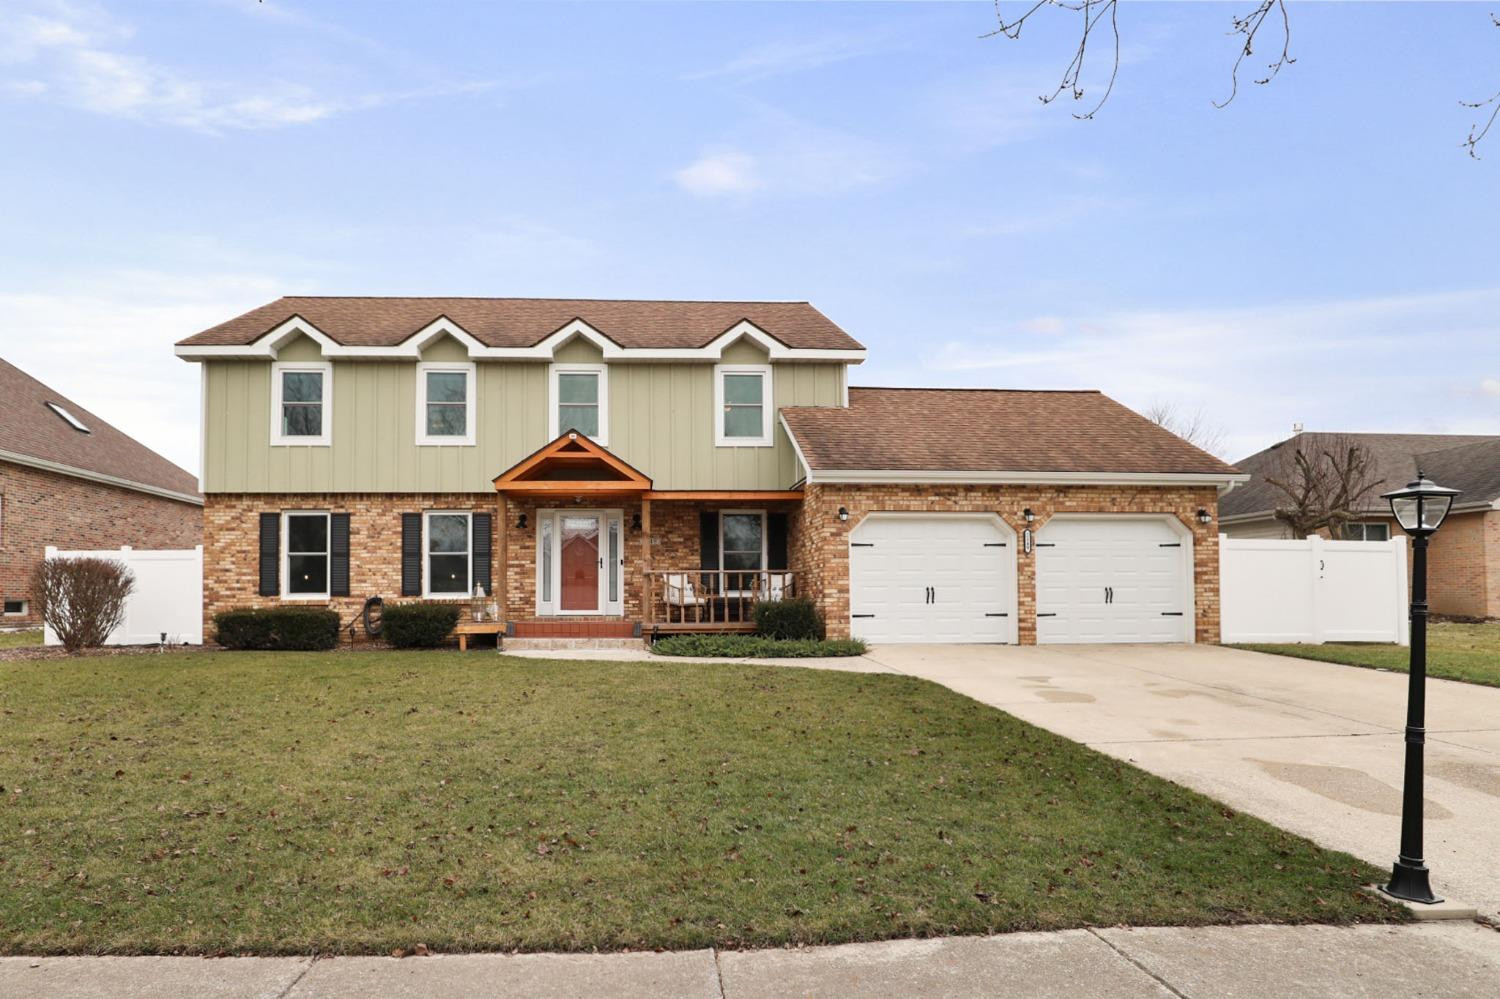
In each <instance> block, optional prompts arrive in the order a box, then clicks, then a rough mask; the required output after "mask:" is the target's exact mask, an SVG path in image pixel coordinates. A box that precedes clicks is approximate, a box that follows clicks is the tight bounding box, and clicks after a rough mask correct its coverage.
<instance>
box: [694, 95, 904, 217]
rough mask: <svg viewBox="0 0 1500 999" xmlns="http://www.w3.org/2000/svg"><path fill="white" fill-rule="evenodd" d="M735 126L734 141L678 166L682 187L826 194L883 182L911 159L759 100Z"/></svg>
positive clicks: (722, 192)
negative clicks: (748, 115) (750, 111)
mask: <svg viewBox="0 0 1500 999" xmlns="http://www.w3.org/2000/svg"><path fill="white" fill-rule="evenodd" d="M735 131H736V135H737V136H739V137H740V138H739V139H737V141H736V142H735V143H733V144H722V145H717V146H711V147H708V148H707V149H705V150H703V151H702V152H700V153H699V155H698V156H697V157H696V158H695V159H693V160H692V161H690V162H689V163H687V164H686V165H684V166H683V167H681V168H679V169H677V170H675V171H673V174H672V178H673V180H674V181H675V182H676V184H677V186H678V187H679V188H681V189H682V190H684V191H686V192H687V193H689V194H694V195H697V196H699V197H724V196H744V195H752V194H753V195H764V196H777V197H784V196H793V197H796V196H823V195H833V194H841V193H844V192H847V191H851V190H855V189H858V188H862V187H869V186H873V185H877V184H881V183H884V182H886V181H889V180H891V179H893V178H895V177H897V176H899V175H901V174H902V173H904V172H905V171H906V170H907V162H906V160H905V159H904V158H903V157H902V156H901V155H900V154H898V153H896V152H895V151H894V150H892V149H891V148H889V147H888V146H886V145H884V144H883V143H878V142H873V141H871V140H869V139H865V138H863V137H861V136H858V135H854V134H851V133H849V132H844V131H841V130H839V129H833V128H825V127H822V126H820V125H816V124H813V123H812V122H809V121H806V120H804V119H801V118H797V117H795V116H793V115H789V114H786V113H784V112H781V111H779V110H777V109H775V108H772V107H770V106H767V105H761V104H757V105H755V111H754V113H753V114H752V115H751V116H750V117H749V119H748V120H746V121H745V122H743V123H741V125H740V127H738V128H737V129H736V130H735Z"/></svg>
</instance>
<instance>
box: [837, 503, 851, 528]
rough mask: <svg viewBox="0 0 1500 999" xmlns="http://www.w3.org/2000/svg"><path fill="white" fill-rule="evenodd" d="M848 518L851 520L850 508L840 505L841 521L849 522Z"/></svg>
mask: <svg viewBox="0 0 1500 999" xmlns="http://www.w3.org/2000/svg"><path fill="white" fill-rule="evenodd" d="M848 520H849V508H848V507H847V506H841V507H839V523H841V524H843V523H847V522H848Z"/></svg>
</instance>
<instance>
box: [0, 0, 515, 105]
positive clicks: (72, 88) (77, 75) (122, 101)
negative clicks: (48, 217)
mask: <svg viewBox="0 0 1500 999" xmlns="http://www.w3.org/2000/svg"><path fill="white" fill-rule="evenodd" d="M133 34H134V31H133V29H132V28H130V26H128V25H125V24H123V23H120V22H118V21H116V20H114V19H113V18H111V17H110V16H109V15H108V14H107V13H106V12H104V11H102V10H100V9H98V8H94V7H83V6H75V5H72V4H67V3H62V2H55V3H43V4H41V5H39V6H37V7H36V8H35V9H33V10H30V11H23V12H19V13H16V14H14V15H13V16H11V17H9V18H7V19H4V20H3V21H0V69H8V70H9V71H10V72H12V73H14V74H16V76H15V77H14V78H12V79H10V80H5V81H3V83H0V86H3V89H4V92H5V93H7V94H9V95H12V96H20V97H31V98H35V99H44V100H52V101H54V102H56V103H58V104H62V105H65V106H67V107H72V108H77V109H79V110H82V111H88V112H92V113H94V114H100V115H106V116H109V117H115V118H127V119H133V120H137V121H143V122H148V123H152V124H163V125H175V126H180V127H184V128H190V129H196V130H199V131H205V132H220V131H227V130H234V129H264V128H279V127H284V126H289V125H302V124H307V123H309V122H314V121H319V120H321V119H324V118H328V117H330V116H332V115H335V114H339V113H343V112H349V111H358V110H366V109H369V108H374V107H379V106H382V105H386V104H392V103H398V102H404V101H410V100H419V99H423V98H428V97H436V96H446V95H452V94H461V93H474V92H477V91H482V90H488V89H491V88H492V87H493V86H494V84H492V83H489V82H466V83H459V84H453V85H444V86H428V87H421V88H415V89H410V90H404V91H395V92H380V93H364V94H354V95H334V94H324V93H319V92H317V91H315V90H314V89H313V88H312V87H309V86H306V85H303V84H298V83H293V82H276V83H272V84H266V83H265V82H263V81H260V80H256V81H254V82H251V83H244V82H236V81H224V80H216V81H210V80H202V79H196V78H194V77H192V76H190V75H187V74H185V73H182V72H180V71H178V70H176V69H173V68H172V67H169V66H164V65H161V64H159V63H157V62H154V61H152V60H151V59H148V58H146V57H145V56H143V55H139V54H136V53H134V52H132V51H129V45H130V42H131V39H132V36H133Z"/></svg>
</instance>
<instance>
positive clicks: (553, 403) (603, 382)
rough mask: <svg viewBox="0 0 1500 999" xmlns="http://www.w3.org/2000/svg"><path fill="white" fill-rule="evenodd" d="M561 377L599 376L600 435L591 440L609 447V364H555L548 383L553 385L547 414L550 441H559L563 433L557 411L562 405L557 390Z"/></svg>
mask: <svg viewBox="0 0 1500 999" xmlns="http://www.w3.org/2000/svg"><path fill="white" fill-rule="evenodd" d="M559 375H598V376H599V433H598V434H596V435H594V436H593V437H590V438H589V440H591V441H593V442H594V443H595V444H598V445H600V446H601V447H608V446H609V365H607V364H554V365H552V367H551V369H550V375H549V377H548V381H549V382H550V383H551V391H550V398H549V403H550V405H549V406H548V412H547V428H548V435H547V436H548V439H549V440H557V438H558V436H559V435H560V434H561V433H562V431H561V430H559V429H558V426H559V420H558V418H557V410H558V407H559V406H560V405H561V401H560V399H559V393H558V390H557V384H558V376H559Z"/></svg>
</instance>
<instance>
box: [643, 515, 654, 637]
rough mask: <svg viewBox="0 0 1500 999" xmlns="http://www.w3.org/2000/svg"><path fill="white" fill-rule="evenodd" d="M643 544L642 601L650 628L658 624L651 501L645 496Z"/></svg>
mask: <svg viewBox="0 0 1500 999" xmlns="http://www.w3.org/2000/svg"><path fill="white" fill-rule="evenodd" d="M641 544H642V545H643V546H644V550H643V551H642V553H641V565H642V567H643V568H642V572H641V583H642V584H643V585H642V586H641V599H642V601H644V602H645V604H646V606H645V607H644V608H643V610H645V612H646V613H645V618H646V621H645V625H646V627H647V628H650V626H651V625H653V624H655V623H656V594H655V593H654V592H653V590H654V589H655V587H654V586H653V585H652V578H651V501H650V500H649V499H646V498H645V497H644V496H643V497H641Z"/></svg>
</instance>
